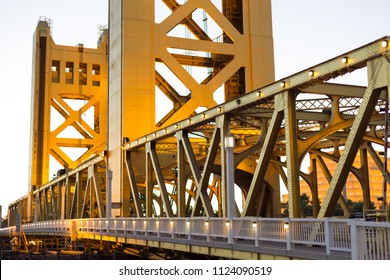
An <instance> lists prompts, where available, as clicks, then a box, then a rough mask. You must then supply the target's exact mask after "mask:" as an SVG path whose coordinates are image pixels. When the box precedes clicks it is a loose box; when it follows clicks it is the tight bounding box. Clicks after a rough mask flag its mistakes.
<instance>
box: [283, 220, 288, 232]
mask: <svg viewBox="0 0 390 280" xmlns="http://www.w3.org/2000/svg"><path fill="white" fill-rule="evenodd" d="M288 227H289V225H288V222H285V223H284V225H283V228H284V229H285V230H288Z"/></svg>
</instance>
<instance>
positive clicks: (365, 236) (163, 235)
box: [0, 217, 390, 259]
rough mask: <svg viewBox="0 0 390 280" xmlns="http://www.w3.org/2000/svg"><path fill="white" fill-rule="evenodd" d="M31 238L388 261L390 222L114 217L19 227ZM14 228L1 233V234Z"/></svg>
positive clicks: (48, 222) (1, 230) (49, 222)
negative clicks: (317, 252)
mask: <svg viewBox="0 0 390 280" xmlns="http://www.w3.org/2000/svg"><path fill="white" fill-rule="evenodd" d="M23 231H24V232H25V234H26V235H29V234H38V233H39V234H55V235H65V236H71V235H72V234H74V235H76V234H77V233H80V234H81V233H89V234H94V235H109V236H116V237H126V238H142V239H148V238H150V239H152V238H153V239H157V240H159V239H160V240H164V241H166V240H170V241H171V242H177V243H187V244H193V243H196V242H198V243H199V242H203V243H204V244H206V245H207V246H209V247H221V246H222V247H226V246H232V248H234V247H236V246H240V249H241V250H246V251H250V252H256V251H257V250H258V249H259V248H261V247H263V246H267V247H270V246H278V247H279V248H284V249H285V250H287V251H291V250H292V251H293V250H297V249H298V247H299V246H301V247H305V249H306V250H309V248H311V247H313V248H317V249H318V247H320V249H322V252H323V253H324V254H326V255H331V253H332V252H333V253H334V252H342V253H346V254H347V255H349V256H350V258H351V259H390V223H378V222H365V221H358V220H349V219H330V218H329V219H289V218H287V219H283V218H255V217H253V218H250V217H247V218H234V219H232V220H228V219H226V218H202V217H195V218H173V219H171V218H115V219H79V220H62V221H47V222H37V223H30V224H24V225H23ZM13 232H15V227H10V228H6V229H0V235H3V236H4V235H9V236H11V235H12V233H13Z"/></svg>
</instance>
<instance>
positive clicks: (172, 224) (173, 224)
mask: <svg viewBox="0 0 390 280" xmlns="http://www.w3.org/2000/svg"><path fill="white" fill-rule="evenodd" d="M170 225H171V227H172V239H175V220H173V219H172V220H171V221H170Z"/></svg>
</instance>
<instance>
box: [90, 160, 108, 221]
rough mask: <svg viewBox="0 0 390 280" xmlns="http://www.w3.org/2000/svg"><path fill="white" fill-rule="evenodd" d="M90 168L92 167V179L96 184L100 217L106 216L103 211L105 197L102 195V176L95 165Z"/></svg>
mask: <svg viewBox="0 0 390 280" xmlns="http://www.w3.org/2000/svg"><path fill="white" fill-rule="evenodd" d="M89 168H90V169H91V173H92V180H93V184H94V186H95V188H94V190H95V197H96V203H97V207H98V214H99V218H104V217H105V212H104V211H102V209H103V207H104V203H103V197H102V190H101V187H100V185H101V182H100V176H99V174H98V171H97V170H96V168H95V166H94V165H92V166H90V167H89Z"/></svg>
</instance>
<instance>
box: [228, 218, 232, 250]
mask: <svg viewBox="0 0 390 280" xmlns="http://www.w3.org/2000/svg"><path fill="white" fill-rule="evenodd" d="M228 223H229V224H228V243H229V244H233V219H230V220H229V221H228Z"/></svg>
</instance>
